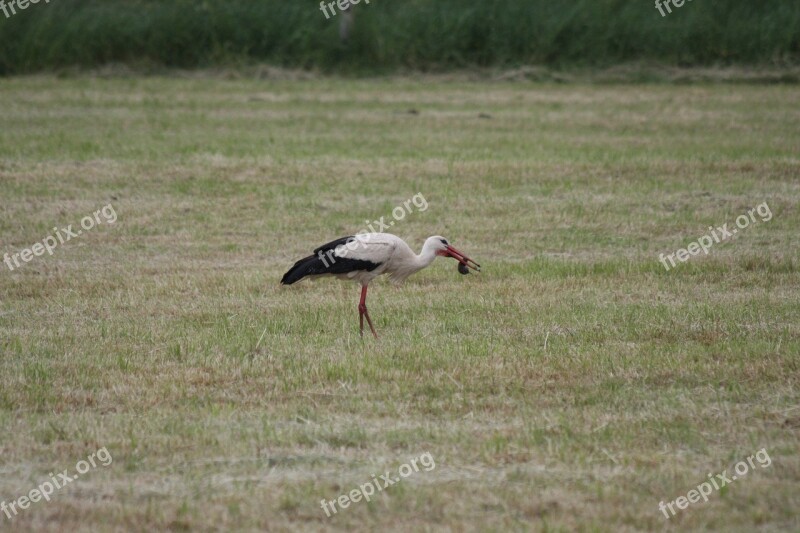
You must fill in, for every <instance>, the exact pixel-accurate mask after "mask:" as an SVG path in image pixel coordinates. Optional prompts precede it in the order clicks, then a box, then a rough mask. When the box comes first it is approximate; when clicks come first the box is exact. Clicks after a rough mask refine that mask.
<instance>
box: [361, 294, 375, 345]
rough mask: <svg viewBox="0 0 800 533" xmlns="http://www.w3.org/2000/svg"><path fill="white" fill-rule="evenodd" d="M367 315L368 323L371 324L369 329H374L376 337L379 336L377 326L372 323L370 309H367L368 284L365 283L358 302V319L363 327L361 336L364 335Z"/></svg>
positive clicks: (373, 332)
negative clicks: (376, 331) (376, 330)
mask: <svg viewBox="0 0 800 533" xmlns="http://www.w3.org/2000/svg"><path fill="white" fill-rule="evenodd" d="M365 316H366V317H367V324H369V329H370V330H372V334H373V335H374V336H375V338H376V339H377V338H378V334H377V333H375V327H374V326H373V325H372V319H371V318H370V317H369V311H367V286H366V285H364V286H362V287H361V301H360V302H359V304H358V321H359V325H360V327H361V329H360V331H361V336H362V337H363V336H364V317H365Z"/></svg>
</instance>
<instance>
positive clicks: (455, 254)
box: [446, 244, 481, 272]
mask: <svg viewBox="0 0 800 533" xmlns="http://www.w3.org/2000/svg"><path fill="white" fill-rule="evenodd" d="M446 250H447V254H448V255H449V256H450V257H452V258H454V259H458V262H459V263H461V264H462V265H464V266H466V267H469V268H471V269H472V270H474V271H476V272H480V271H481V266H480V265H479V264H478V263H476V262H475V261H473V260H472V259H470V258H469V257H467V256H466V255H464V254H463V253H461V252H459V251H458V250H456V249H455V248H453V247H452V246H450V245H449V244H448V245H447V248H446ZM465 272H466V271H465Z"/></svg>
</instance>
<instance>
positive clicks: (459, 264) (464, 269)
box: [458, 263, 469, 275]
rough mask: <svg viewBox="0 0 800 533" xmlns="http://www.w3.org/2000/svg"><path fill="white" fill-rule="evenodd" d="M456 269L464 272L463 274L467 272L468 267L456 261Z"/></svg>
mask: <svg viewBox="0 0 800 533" xmlns="http://www.w3.org/2000/svg"><path fill="white" fill-rule="evenodd" d="M458 271H459V272H460V273H461V274H465V275H466V274H469V269H468V268H467V265H465V264H464V263H458Z"/></svg>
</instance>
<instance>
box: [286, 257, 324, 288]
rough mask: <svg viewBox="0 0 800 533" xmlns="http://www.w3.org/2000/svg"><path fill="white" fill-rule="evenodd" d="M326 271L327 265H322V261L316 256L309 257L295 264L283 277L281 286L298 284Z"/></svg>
mask: <svg viewBox="0 0 800 533" xmlns="http://www.w3.org/2000/svg"><path fill="white" fill-rule="evenodd" d="M325 271H326V269H325V265H324V264H323V263H322V260H321V259H320V258H319V257H317V256H316V255H309V256H308V257H304V258H302V259H301V260H300V261H298V262H297V263H295V264H294V266H293V267H292V268H290V269H289V271H288V272H287V273H286V274H284V275H283V278H282V279H281V284H282V285H291V284H292V283H297V282H298V281H300V280H301V279H303V278H304V277H306V276H311V275H313V274H322V273H324V272H325Z"/></svg>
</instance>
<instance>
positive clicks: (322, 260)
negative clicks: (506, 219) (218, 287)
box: [281, 233, 481, 339]
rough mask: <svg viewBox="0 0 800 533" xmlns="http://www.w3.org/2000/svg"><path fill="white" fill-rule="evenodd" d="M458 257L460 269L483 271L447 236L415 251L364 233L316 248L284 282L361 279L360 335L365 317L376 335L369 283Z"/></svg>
mask: <svg viewBox="0 0 800 533" xmlns="http://www.w3.org/2000/svg"><path fill="white" fill-rule="evenodd" d="M439 255H441V256H444V257H452V258H454V259H457V260H458V263H459V264H458V271H459V272H461V273H462V274H467V273H469V270H467V268H471V269H473V270H475V271H478V272H480V269H481V266H480V265H479V264H478V263H476V262H475V261H473V260H472V259H470V258H469V257H467V256H466V255H464V254H463V253H461V252H459V251H458V250H456V249H455V248H453V247H452V246H450V244H448V242H447V240H446V239H445V238H444V237H439V236H435V237H428V238H427V239H426V240H425V244H424V245H423V246H422V253H420V254H419V255H417V254H415V253H414V252H413V251H412V250H411V248H410V247H409V246H408V245H407V244H406V243H405V241H403V239H401V238H400V237H397V236H395V235H392V234H390V233H362V234H359V235H351V236H349V237H342V238H341V239H336V240H335V241H331V242H329V243H328V244H323V245H322V246H320V247H319V248H317V249H315V250H314V253H313V254H312V255H309V256H308V257H304V258H303V259H301V260H299V261H298V262H296V263H295V264H294V266H293V267H292V268H290V269H289V271H288V272H287V273H286V274H284V275H283V279H281V284H283V285H291V284H292V283H296V282H298V281H300V280H301V279H303V278H305V277H317V276H326V275H332V276H336V277H337V278H339V279H351V280H354V281H358V282H359V283H361V301H360V302H359V304H358V315H359V316H358V318H359V323H360V328H361V330H360V331H361V336H362V337H363V336H364V317H365V316H366V317H367V323H369V329H371V330H372V334H373V335H374V336H375V338H376V339H377V338H378V334H377V333H375V327H374V326H373V325H372V319H371V318H370V317H369V313H368V312H367V286H368V285H369V282H370V281H372V280H373V279H375V278H377V277H378V276H380V275H381V274H389V278H390V279H391V280H392V282H394V283H396V284H399V283H402V282H403V281H404V280H405V279H406V278H407V277H408V276H410V275H411V274H413V273H414V272H417V271H418V270H422V269H423V268H425V267H427V266H428V265H430V264H431V263H433V260H434V259H436V256H439Z"/></svg>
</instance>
